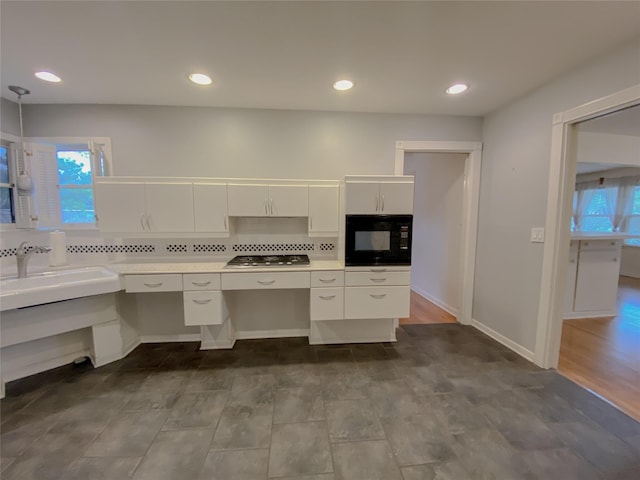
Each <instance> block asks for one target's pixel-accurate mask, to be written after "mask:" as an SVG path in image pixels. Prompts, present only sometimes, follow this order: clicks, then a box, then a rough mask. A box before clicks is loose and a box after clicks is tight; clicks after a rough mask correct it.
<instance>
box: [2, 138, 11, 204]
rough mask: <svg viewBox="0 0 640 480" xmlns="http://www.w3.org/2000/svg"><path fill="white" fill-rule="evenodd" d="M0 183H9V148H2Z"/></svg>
mask: <svg viewBox="0 0 640 480" xmlns="http://www.w3.org/2000/svg"><path fill="white" fill-rule="evenodd" d="M0 183H9V151H8V150H7V147H0ZM3 208H4V207H3Z"/></svg>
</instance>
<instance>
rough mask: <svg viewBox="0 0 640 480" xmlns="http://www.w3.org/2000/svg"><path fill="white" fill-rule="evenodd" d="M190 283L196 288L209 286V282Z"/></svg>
mask: <svg viewBox="0 0 640 480" xmlns="http://www.w3.org/2000/svg"><path fill="white" fill-rule="evenodd" d="M191 283H192V284H193V285H195V286H196V287H206V286H207V285H209V284H211V282H191Z"/></svg>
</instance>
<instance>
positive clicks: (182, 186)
mask: <svg viewBox="0 0 640 480" xmlns="http://www.w3.org/2000/svg"><path fill="white" fill-rule="evenodd" d="M145 198H146V205H147V221H146V223H147V227H148V229H149V231H151V232H169V233H172V232H176V233H178V232H193V229H194V220H193V185H192V184H191V183H146V184H145Z"/></svg>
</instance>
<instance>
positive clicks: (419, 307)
mask: <svg viewBox="0 0 640 480" xmlns="http://www.w3.org/2000/svg"><path fill="white" fill-rule="evenodd" d="M416 323H456V317H454V316H453V315H451V314H450V313H448V312H445V311H444V310H443V309H441V308H440V307H438V306H436V305H434V304H433V303H431V302H430V301H429V300H427V299H426V298H424V297H423V296H421V295H419V294H417V293H416V292H414V291H413V290H411V306H410V310H409V318H401V319H400V325H411V324H416Z"/></svg>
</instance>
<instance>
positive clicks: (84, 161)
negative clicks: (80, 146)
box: [58, 150, 91, 185]
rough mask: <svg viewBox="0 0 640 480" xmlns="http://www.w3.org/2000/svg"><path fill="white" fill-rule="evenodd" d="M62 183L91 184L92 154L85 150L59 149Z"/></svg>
mask: <svg viewBox="0 0 640 480" xmlns="http://www.w3.org/2000/svg"><path fill="white" fill-rule="evenodd" d="M58 182H59V183H60V185H91V155H90V154H89V151H88V150H84V151H68V150H60V151H58Z"/></svg>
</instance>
